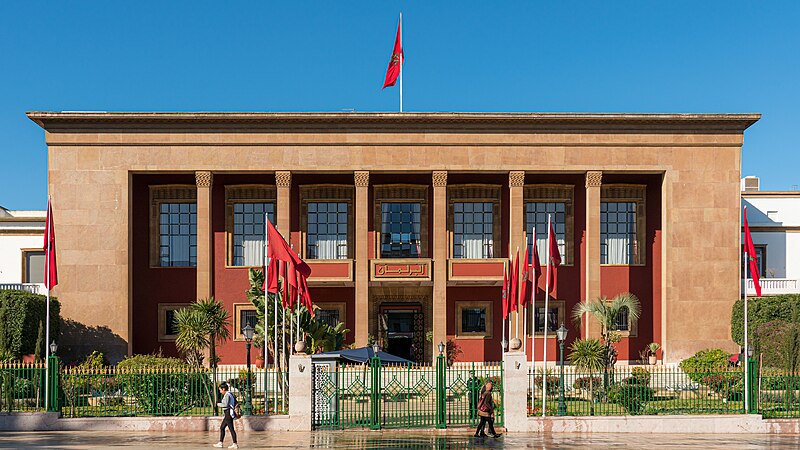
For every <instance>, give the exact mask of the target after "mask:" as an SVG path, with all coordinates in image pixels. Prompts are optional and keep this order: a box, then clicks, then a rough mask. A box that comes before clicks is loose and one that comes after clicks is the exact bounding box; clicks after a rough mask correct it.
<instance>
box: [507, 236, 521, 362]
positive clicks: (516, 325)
mask: <svg viewBox="0 0 800 450" xmlns="http://www.w3.org/2000/svg"><path fill="white" fill-rule="evenodd" d="M516 260H517V263H519V246H517V255H516ZM514 271H515V272H516V275H517V285H516V286H514V287H515V289H514V298H512V299H511V301H512V302H514V303H516V305H515V306H516V307H517V315H516V316H514V319H515V320H514V334H515V335H516V336H517V338H519V290H520V289H519V278H520V277H519V265H517V267H515V268H514ZM509 317H510V316H509ZM508 332H509V333H511V327H510V326H509V328H508ZM510 347H511V345H510V344H509V348H510Z"/></svg>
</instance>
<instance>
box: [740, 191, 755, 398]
mask: <svg viewBox="0 0 800 450" xmlns="http://www.w3.org/2000/svg"><path fill="white" fill-rule="evenodd" d="M744 216H745V217H747V205H745V207H744ZM746 250H748V254H747V257H744V256H742V257H741V258H742V270H743V272H742V273H743V274H744V286H743V287H742V294H743V296H744V358H743V359H744V412H745V414H747V413H748V412H750V402H749V401H748V400H749V395H748V394H749V391H750V388H749V386H750V384H748V382H749V381H750V377H749V372H750V370H749V369H750V366H749V364H750V361H749V360H748V356H747V347H748V343H747V284H748V283H747V281H748V277H747V260H748V259H749V258H751V257H752V256H753V255H750V253H749V249H746ZM742 255H744V252H742Z"/></svg>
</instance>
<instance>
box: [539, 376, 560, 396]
mask: <svg viewBox="0 0 800 450" xmlns="http://www.w3.org/2000/svg"><path fill="white" fill-rule="evenodd" d="M533 382H534V383H535V384H536V386H538V387H539V390H540V391H541V389H542V387H543V383H544V377H543V376H542V375H537V376H535V377H534V378H533ZM547 395H550V396H552V395H558V377H557V376H555V375H550V374H548V375H547Z"/></svg>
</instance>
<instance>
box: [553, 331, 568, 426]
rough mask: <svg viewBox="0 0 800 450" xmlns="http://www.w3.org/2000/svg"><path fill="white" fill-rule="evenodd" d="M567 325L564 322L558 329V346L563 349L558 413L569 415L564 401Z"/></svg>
mask: <svg viewBox="0 0 800 450" xmlns="http://www.w3.org/2000/svg"><path fill="white" fill-rule="evenodd" d="M568 331H569V330H567V327H565V326H564V324H563V323H562V324H561V326H560V327H558V329H557V330H556V337H557V338H558V347H559V349H560V350H561V374H560V375H559V379H558V415H559V416H565V415H567V404H566V403H565V402H564V341H566V340H567V332H568Z"/></svg>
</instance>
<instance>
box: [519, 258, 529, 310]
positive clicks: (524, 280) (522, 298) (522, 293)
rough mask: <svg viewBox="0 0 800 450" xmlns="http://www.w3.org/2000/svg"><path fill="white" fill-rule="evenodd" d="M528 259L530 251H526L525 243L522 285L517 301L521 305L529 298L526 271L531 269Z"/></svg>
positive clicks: (525, 303)
mask: <svg viewBox="0 0 800 450" xmlns="http://www.w3.org/2000/svg"><path fill="white" fill-rule="evenodd" d="M529 259H530V253H529V252H528V246H527V245H526V246H525V260H524V261H523V263H522V287H521V288H520V294H519V303H520V304H521V305H522V306H523V307H525V305H527V304H528V300H530V299H529V298H528V284H529V283H530V280H529V279H528V273H529V272H530V270H531V266H530V264H529V263H528V260H529Z"/></svg>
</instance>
